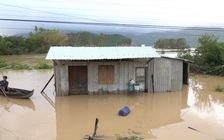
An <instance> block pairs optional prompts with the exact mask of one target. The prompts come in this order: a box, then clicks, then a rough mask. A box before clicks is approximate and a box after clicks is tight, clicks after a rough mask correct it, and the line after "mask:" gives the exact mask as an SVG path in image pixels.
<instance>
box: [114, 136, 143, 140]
mask: <svg viewBox="0 0 224 140" xmlns="http://www.w3.org/2000/svg"><path fill="white" fill-rule="evenodd" d="M116 140H143V138H141V137H137V136H131V137H130V138H129V137H122V136H118V137H117V138H116Z"/></svg>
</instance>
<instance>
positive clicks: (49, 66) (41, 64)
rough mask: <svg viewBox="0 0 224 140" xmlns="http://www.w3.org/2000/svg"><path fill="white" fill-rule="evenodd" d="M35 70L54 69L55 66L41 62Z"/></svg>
mask: <svg viewBox="0 0 224 140" xmlns="http://www.w3.org/2000/svg"><path fill="white" fill-rule="evenodd" d="M34 68H35V69H52V68H53V66H52V65H49V64H47V63H45V62H40V63H38V64H37V65H36V66H34Z"/></svg>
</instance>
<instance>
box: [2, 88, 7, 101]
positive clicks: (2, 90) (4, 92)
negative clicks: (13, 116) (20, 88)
mask: <svg viewBox="0 0 224 140" xmlns="http://www.w3.org/2000/svg"><path fill="white" fill-rule="evenodd" d="M0 90H1V91H2V93H3V94H4V95H5V97H6V99H7V100H8V101H9V98H8V96H7V95H6V94H5V92H4V91H3V90H2V89H1V88H0Z"/></svg>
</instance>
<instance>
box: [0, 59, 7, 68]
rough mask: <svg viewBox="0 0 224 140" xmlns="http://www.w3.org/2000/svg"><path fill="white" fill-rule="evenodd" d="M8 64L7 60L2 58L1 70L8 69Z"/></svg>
mask: <svg viewBox="0 0 224 140" xmlns="http://www.w3.org/2000/svg"><path fill="white" fill-rule="evenodd" d="M7 66H8V64H7V63H6V60H5V59H2V58H0V68H4V67H7Z"/></svg>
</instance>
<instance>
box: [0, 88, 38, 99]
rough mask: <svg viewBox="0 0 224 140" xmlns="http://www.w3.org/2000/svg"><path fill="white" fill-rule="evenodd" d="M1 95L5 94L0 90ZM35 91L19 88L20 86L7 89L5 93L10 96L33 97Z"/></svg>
mask: <svg viewBox="0 0 224 140" xmlns="http://www.w3.org/2000/svg"><path fill="white" fill-rule="evenodd" d="M0 93H1V95H3V96H4V94H3V93H2V91H1V90H0ZM33 93H34V90H25V89H18V88H10V92H8V91H5V94H6V95H7V96H8V97H9V98H17V99H27V98H29V97H31V96H32V95H33Z"/></svg>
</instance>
